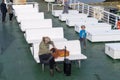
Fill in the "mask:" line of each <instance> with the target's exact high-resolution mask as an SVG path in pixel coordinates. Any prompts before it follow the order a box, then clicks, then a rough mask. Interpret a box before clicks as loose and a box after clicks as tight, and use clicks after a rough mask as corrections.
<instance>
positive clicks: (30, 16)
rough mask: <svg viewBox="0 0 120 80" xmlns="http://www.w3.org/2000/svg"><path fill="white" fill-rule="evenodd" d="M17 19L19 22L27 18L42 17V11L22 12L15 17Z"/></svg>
mask: <svg viewBox="0 0 120 80" xmlns="http://www.w3.org/2000/svg"><path fill="white" fill-rule="evenodd" d="M16 19H17V21H18V22H19V23H20V22H21V21H22V20H29V19H31V20H32V19H44V13H43V12H40V13H23V14H21V15H19V16H17V17H16Z"/></svg>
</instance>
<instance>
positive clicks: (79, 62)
mask: <svg viewBox="0 0 120 80" xmlns="http://www.w3.org/2000/svg"><path fill="white" fill-rule="evenodd" d="M78 67H79V68H80V67H81V61H80V60H78Z"/></svg>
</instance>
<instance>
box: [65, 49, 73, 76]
mask: <svg viewBox="0 0 120 80" xmlns="http://www.w3.org/2000/svg"><path fill="white" fill-rule="evenodd" d="M65 54H66V47H65ZM63 69H64V74H65V75H66V76H70V75H71V61H70V60H69V59H67V58H66V55H65V56H64V68H63Z"/></svg>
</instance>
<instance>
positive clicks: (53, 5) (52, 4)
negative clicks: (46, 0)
mask: <svg viewBox="0 0 120 80" xmlns="http://www.w3.org/2000/svg"><path fill="white" fill-rule="evenodd" d="M53 10H54V4H52V12H53Z"/></svg>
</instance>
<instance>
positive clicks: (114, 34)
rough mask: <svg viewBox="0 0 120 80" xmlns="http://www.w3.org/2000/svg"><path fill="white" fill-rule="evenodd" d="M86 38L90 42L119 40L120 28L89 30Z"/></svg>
mask: <svg viewBox="0 0 120 80" xmlns="http://www.w3.org/2000/svg"><path fill="white" fill-rule="evenodd" d="M87 39H88V40H90V41H91V42H105V41H120V30H89V32H87Z"/></svg>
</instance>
